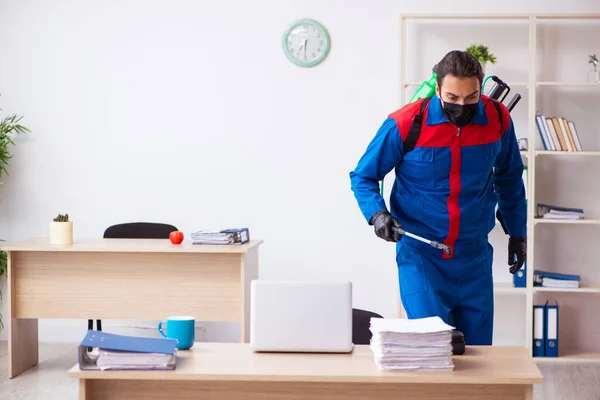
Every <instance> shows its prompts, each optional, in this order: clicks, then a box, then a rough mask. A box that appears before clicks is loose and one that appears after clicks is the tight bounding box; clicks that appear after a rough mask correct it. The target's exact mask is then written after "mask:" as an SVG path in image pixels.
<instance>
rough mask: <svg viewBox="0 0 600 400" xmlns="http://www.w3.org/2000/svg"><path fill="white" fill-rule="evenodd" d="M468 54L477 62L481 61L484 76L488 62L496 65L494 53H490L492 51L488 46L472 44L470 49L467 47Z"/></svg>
mask: <svg viewBox="0 0 600 400" xmlns="http://www.w3.org/2000/svg"><path fill="white" fill-rule="evenodd" d="M466 52H467V53H469V54H471V55H472V56H473V57H475V58H476V59H477V60H479V63H480V64H481V69H483V74H484V75H485V67H486V65H487V62H488V61H489V62H490V63H492V64H496V57H495V56H494V55H493V54H492V53H490V49H489V48H488V47H487V46H484V45H482V44H472V45H470V46H469V47H467V50H466Z"/></svg>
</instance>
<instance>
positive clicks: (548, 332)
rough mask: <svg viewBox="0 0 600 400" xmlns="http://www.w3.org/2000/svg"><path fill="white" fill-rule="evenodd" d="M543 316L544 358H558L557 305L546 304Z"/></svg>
mask: <svg viewBox="0 0 600 400" xmlns="http://www.w3.org/2000/svg"><path fill="white" fill-rule="evenodd" d="M544 314H545V317H544V319H545V321H546V329H545V352H546V357H558V303H556V304H555V305H552V304H548V302H546V304H545V306H544Z"/></svg>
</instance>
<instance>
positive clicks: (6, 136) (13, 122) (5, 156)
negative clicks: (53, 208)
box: [0, 108, 30, 330]
mask: <svg viewBox="0 0 600 400" xmlns="http://www.w3.org/2000/svg"><path fill="white" fill-rule="evenodd" d="M0 111H2V109H1V108H0ZM22 118H23V116H19V115H17V114H12V115H9V116H8V117H4V118H3V119H2V120H0V186H2V175H3V174H6V175H8V170H7V167H8V163H9V162H10V160H11V158H12V155H11V153H10V146H14V145H15V142H14V141H13V137H14V136H15V135H18V134H23V133H27V132H30V130H29V129H27V128H25V127H24V126H23V125H21V124H20V123H19V122H20V121H21V119H22ZM0 242H2V240H0ZM7 267H8V265H7V257H6V253H5V252H4V251H2V248H1V247H0V277H2V276H4V275H5V274H6V269H7ZM0 300H2V292H0ZM3 328H4V322H3V320H2V314H0V330H2V329H3Z"/></svg>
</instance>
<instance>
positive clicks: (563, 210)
mask: <svg viewBox="0 0 600 400" xmlns="http://www.w3.org/2000/svg"><path fill="white" fill-rule="evenodd" d="M537 213H538V215H541V216H542V218H544V219H562V220H565V219H566V220H580V219H584V218H585V217H584V213H583V209H581V208H567V207H558V206H553V205H548V204H540V203H538V205H537Z"/></svg>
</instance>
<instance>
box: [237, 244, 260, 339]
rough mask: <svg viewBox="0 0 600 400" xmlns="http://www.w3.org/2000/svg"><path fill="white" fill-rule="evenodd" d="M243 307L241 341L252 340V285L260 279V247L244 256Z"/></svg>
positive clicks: (242, 266) (242, 274)
mask: <svg viewBox="0 0 600 400" xmlns="http://www.w3.org/2000/svg"><path fill="white" fill-rule="evenodd" d="M241 268H242V271H241V272H242V273H241V277H242V282H241V284H242V309H241V310H240V311H241V316H240V318H241V319H240V332H241V338H240V340H241V343H249V342H250V294H251V290H250V285H251V283H252V281H253V280H255V279H258V247H254V248H252V249H250V250H249V251H248V252H247V253H246V254H245V255H244V256H243V257H242V265H241Z"/></svg>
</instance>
